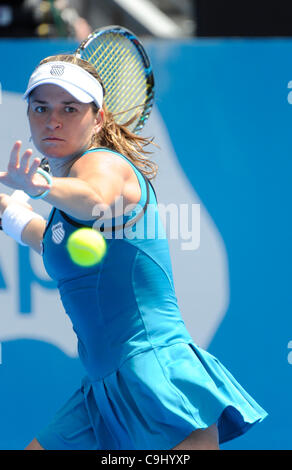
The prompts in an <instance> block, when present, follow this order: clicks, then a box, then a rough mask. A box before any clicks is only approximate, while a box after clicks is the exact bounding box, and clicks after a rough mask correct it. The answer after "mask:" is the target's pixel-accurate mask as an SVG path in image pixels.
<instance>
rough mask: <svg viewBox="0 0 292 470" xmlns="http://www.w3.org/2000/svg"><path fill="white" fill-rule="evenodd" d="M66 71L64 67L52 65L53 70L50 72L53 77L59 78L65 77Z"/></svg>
mask: <svg viewBox="0 0 292 470" xmlns="http://www.w3.org/2000/svg"><path fill="white" fill-rule="evenodd" d="M64 70H65V67H64V65H52V67H51V70H50V74H51V75H56V76H58V77H59V76H60V75H63V73H64Z"/></svg>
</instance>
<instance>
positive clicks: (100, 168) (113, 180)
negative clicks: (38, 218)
mask: <svg viewBox="0 0 292 470" xmlns="http://www.w3.org/2000/svg"><path fill="white" fill-rule="evenodd" d="M125 181H126V171H125V167H124V164H123V162H121V161H120V159H116V160H115V159H114V158H113V157H112V156H111V157H109V156H108V155H107V154H106V152H105V153H102V152H96V153H94V152H91V153H90V154H87V155H84V156H83V157H82V158H80V159H79V160H77V161H76V162H75V163H74V164H73V166H72V167H71V170H70V173H69V175H68V177H65V178H60V177H54V178H53V183H52V187H51V190H50V192H49V193H48V195H47V196H46V197H45V200H46V201H47V202H49V203H50V204H52V205H53V206H54V207H57V208H58V209H60V210H62V211H64V212H66V213H67V214H69V215H71V216H72V217H75V218H77V219H81V220H93V219H95V218H96V214H97V213H98V210H100V211H101V212H105V211H106V210H107V209H108V208H109V207H110V206H111V205H112V204H114V202H115V201H116V199H117V198H119V197H120V196H121V195H122V193H123V188H124V184H125Z"/></svg>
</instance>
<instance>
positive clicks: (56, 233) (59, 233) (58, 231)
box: [52, 222, 65, 245]
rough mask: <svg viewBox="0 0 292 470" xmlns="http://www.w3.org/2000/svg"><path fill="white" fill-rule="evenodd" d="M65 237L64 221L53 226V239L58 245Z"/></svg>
mask: <svg viewBox="0 0 292 470" xmlns="http://www.w3.org/2000/svg"><path fill="white" fill-rule="evenodd" d="M64 237H65V230H64V227H63V223H62V222H58V223H57V224H55V225H53V226H52V240H53V242H54V243H56V244H57V245H60V243H62V241H63V240H64Z"/></svg>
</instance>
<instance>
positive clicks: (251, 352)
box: [0, 40, 292, 449]
mask: <svg viewBox="0 0 292 470" xmlns="http://www.w3.org/2000/svg"><path fill="white" fill-rule="evenodd" d="M74 48H75V44H74V43H72V42H70V43H69V42H59V41H58V42H57V41H46V42H39V41H27V40H26V41H21V42H20V41H1V42H0V52H1V57H4V60H3V62H2V64H1V69H0V81H1V84H2V91H10V92H18V93H22V92H23V91H24V88H25V85H26V82H27V79H28V77H29V75H30V73H31V71H32V69H33V67H34V66H35V65H36V64H37V63H38V61H39V60H40V59H42V58H43V57H45V56H47V55H51V54H55V53H57V52H71V51H73V50H74ZM147 49H148V51H149V53H150V56H151V59H152V63H153V66H154V70H155V75H156V89H157V106H158V109H159V111H160V113H161V115H162V117H163V119H164V122H165V124H166V126H167V129H168V132H169V135H170V138H171V141H172V145H173V147H174V149H175V151H176V155H177V157H178V159H179V162H180V165H181V167H182V169H183V171H184V173H185V175H186V176H187V178H188V180H189V182H190V183H191V185H192V186H193V187H194V188H195V190H196V192H197V194H198V195H199V197H200V199H201V201H202V203H203V204H204V206H205V207H206V208H207V210H208V212H209V214H210V216H211V217H212V219H213V221H214V223H215V224H216V226H217V228H218V230H219V231H220V235H221V237H222V239H223V240H224V244H225V247H226V251H227V255H228V264H229V277H230V278H229V282H230V302H229V307H228V311H227V312H226V315H225V317H224V319H223V321H222V323H221V325H220V327H219V328H218V330H217V331H216V334H215V335H214V337H213V339H212V342H211V343H210V344H209V346H208V350H209V351H210V352H211V353H213V354H215V355H216V356H217V357H218V358H219V359H220V360H221V361H222V362H223V363H224V365H225V366H227V367H228V368H229V369H230V370H231V371H232V373H233V374H234V375H235V376H236V378H237V379H238V380H239V382H240V383H241V384H242V385H243V386H244V387H245V388H246V389H247V390H248V392H249V393H250V394H251V395H252V396H254V398H256V400H257V401H258V402H259V403H260V404H261V405H262V406H263V407H264V408H265V409H266V410H267V411H268V413H269V417H268V418H266V419H265V421H264V422H263V423H261V424H260V425H258V426H256V427H255V428H254V429H252V430H251V431H250V432H249V433H247V434H246V435H245V436H243V437H241V438H239V439H236V440H234V441H232V442H231V443H227V444H225V445H224V446H222V448H224V449H292V437H291V436H292V425H291V419H292V401H291V378H292V364H290V363H289V357H288V355H289V348H288V343H289V341H291V340H292V327H291V288H290V282H291V250H290V240H291V218H290V203H291V185H290V176H291V170H292V157H291V127H292V106H291V105H290V104H289V103H288V100H287V97H288V93H289V89H288V82H289V81H290V80H292V60H291V56H292V41H290V40H245V41H244V40H220V41H219V40H218V41H215V40H196V41H195V40H194V41H187V42H172V41H161V42H149V43H147ZM28 51H29V52H28ZM5 57H6V59H5ZM15 57H17V60H15ZM0 115H1V108H0ZM16 118H17V117H16ZM2 119H5V116H3V115H1V120H2ZM21 119H22V117H21ZM7 139H9V136H7ZM12 144H13V141H12V142H11V145H12ZM6 158H7V156H5V157H3V156H1V159H0V161H1V170H2V169H4V168H5V161H6ZM170 184H175V182H170ZM3 236H4V235H3ZM23 250H26V249H24V248H21V249H20V250H19V251H17V256H16V262H15V265H14V266H13V267H12V268H11V269H14V274H15V276H16V277H18V276H20V275H21V272H23V270H25V272H26V269H27V266H28V259H27V256H28V254H27V251H23ZM2 257H3V253H1V254H0V273H1V275H0V310H1V308H4V303H2V301H1V295H2V294H1V293H3V295H4V293H5V292H7V290H9V282H8V280H7V277H8V275H7V273H6V272H5V270H4V269H3V263H2V264H1V259H2ZM1 266H2V269H1ZM28 279H29V278H27V279H26V282H28ZM48 287H49V288H52V289H53V288H54V285H52V284H50V282H49V281H47V285H46V286H45V288H48ZM21 289H23V290H25V292H24V293H23V295H27V286H25V284H24V281H23V282H22V283H21V284H20V291H19V292H20V293H21ZM13 295H15V292H13V291H11V296H13ZM19 295H20V294H19ZM19 314H20V315H25V313H24V312H22V313H21V312H19ZM26 315H28V316H29V315H30V312H27V313H26ZM0 325H1V323H0ZM0 338H1V327H0ZM291 349H292V347H291ZM4 359H5V360H4ZM290 362H292V360H291V361H290ZM82 374H83V369H82V366H81V365H80V363H79V360H78V359H76V358H74V357H69V356H67V355H66V354H64V352H63V351H61V350H60V349H58V348H57V347H56V346H54V345H52V344H50V343H49V342H45V341H37V340H33V339H30V338H28V337H26V338H18V339H15V340H7V341H5V337H4V338H2V364H1V365H0V417H1V418H0V448H1V449H22V448H23V447H24V446H25V445H26V444H27V443H28V442H29V441H30V440H31V439H32V438H33V437H34V435H35V433H36V432H37V431H38V430H39V428H40V427H42V426H43V425H45V424H46V423H47V421H48V419H50V418H51V417H52V416H53V414H54V412H55V410H56V408H58V407H59V406H60V405H61V404H62V403H63V401H64V400H65V399H66V398H67V397H68V395H70V394H71V392H72V391H73V390H74V388H76V387H77V386H78V385H79V382H80V378H81V377H82Z"/></svg>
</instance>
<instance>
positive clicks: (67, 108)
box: [64, 106, 77, 113]
mask: <svg viewBox="0 0 292 470" xmlns="http://www.w3.org/2000/svg"><path fill="white" fill-rule="evenodd" d="M64 110H65V112H66V113H74V112H75V111H77V109H76V108H73V106H65V108H64Z"/></svg>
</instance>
